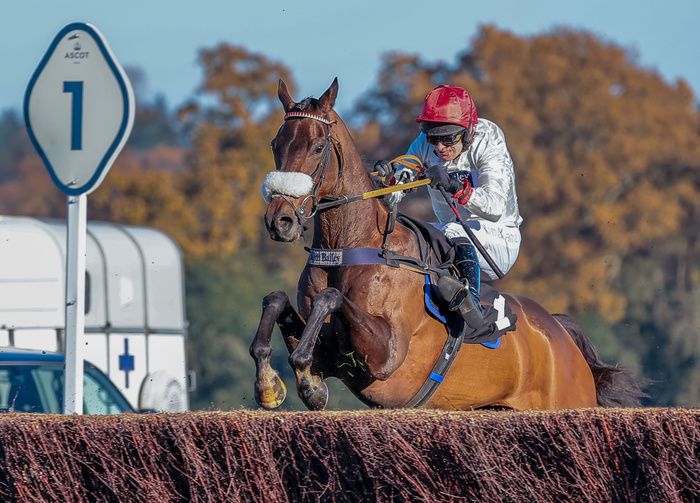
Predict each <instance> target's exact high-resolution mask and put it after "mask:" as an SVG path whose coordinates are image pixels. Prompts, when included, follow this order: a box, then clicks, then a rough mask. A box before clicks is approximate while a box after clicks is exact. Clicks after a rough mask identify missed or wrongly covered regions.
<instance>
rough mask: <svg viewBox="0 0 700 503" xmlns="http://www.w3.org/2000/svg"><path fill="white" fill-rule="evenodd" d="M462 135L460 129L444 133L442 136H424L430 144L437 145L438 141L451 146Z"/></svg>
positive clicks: (457, 141)
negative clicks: (456, 131)
mask: <svg viewBox="0 0 700 503" xmlns="http://www.w3.org/2000/svg"><path fill="white" fill-rule="evenodd" d="M463 136H464V131H460V132H459V133H455V134H446V135H442V136H426V140H428V143H430V144H431V145H437V144H438V143H442V144H443V145H444V146H446V147H451V146H452V145H454V144H455V143H459V142H460V141H462V137H463Z"/></svg>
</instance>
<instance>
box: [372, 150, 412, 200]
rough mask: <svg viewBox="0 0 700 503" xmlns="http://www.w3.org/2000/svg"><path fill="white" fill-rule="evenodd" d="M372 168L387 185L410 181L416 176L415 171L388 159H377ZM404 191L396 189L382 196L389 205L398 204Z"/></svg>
mask: <svg viewBox="0 0 700 503" xmlns="http://www.w3.org/2000/svg"><path fill="white" fill-rule="evenodd" d="M374 169H375V170H376V171H377V174H378V175H379V176H381V177H382V180H384V184H385V185H386V186H388V187H391V186H393V185H401V184H403V183H407V182H412V181H413V180H414V179H415V178H416V171H415V170H413V169H411V168H409V167H407V166H404V165H403V164H399V163H393V164H392V163H390V162H389V161H384V160H379V161H377V162H376V163H375V164H374ZM404 195H405V192H404V191H403V190H397V191H396V192H392V193H391V194H387V195H386V196H384V199H385V200H386V201H387V203H388V204H389V206H394V205H395V204H398V202H399V201H401V199H403V197H404Z"/></svg>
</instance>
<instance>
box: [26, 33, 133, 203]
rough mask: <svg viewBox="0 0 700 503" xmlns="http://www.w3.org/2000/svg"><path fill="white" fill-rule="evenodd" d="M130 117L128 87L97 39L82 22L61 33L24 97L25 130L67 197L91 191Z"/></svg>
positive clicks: (125, 131) (123, 135)
mask: <svg viewBox="0 0 700 503" xmlns="http://www.w3.org/2000/svg"><path fill="white" fill-rule="evenodd" d="M133 117H134V97H133V91H132V90H131V84H130V83H129V79H128V78H127V76H126V74H125V73H124V70H123V69H122V67H121V66H120V65H119V63H118V62H117V60H116V59H115V57H114V55H113V54H112V51H111V49H110V48H109V45H107V42H106V41H105V39H104V37H103V36H102V34H100V32H99V31H98V30H97V28H95V27H94V26H92V25H90V24H86V23H72V24H69V25H68V26H66V27H65V28H63V29H62V30H61V31H60V32H59V33H58V35H56V37H55V38H54V40H53V42H52V43H51V45H50V46H49V49H48V51H46V54H45V55H44V57H43V59H42V60H41V62H40V63H39V66H38V67H37V69H36V71H35V72H34V75H32V78H31V80H30V81H29V85H28V86H27V92H26V95H25V98H24V118H25V122H26V124H27V131H28V132H29V136H30V138H31V139H32V143H34V147H35V148H36V149H37V151H38V152H39V155H40V156H41V158H42V160H43V161H44V164H45V165H46V168H47V169H48V171H49V174H50V175H51V178H52V179H53V181H54V183H55V184H56V185H57V186H58V188H59V189H61V190H62V191H63V192H65V193H66V194H68V195H79V194H89V193H90V192H92V191H93V190H95V189H96V188H97V186H98V185H99V184H100V182H101V181H102V179H103V178H104V177H105V175H106V174H107V172H108V171H109V168H110V167H111V165H112V163H113V162H114V159H115V158H116V157H117V154H119V151H120V150H121V148H122V147H123V146H124V143H125V142H126V139H127V138H128V136H129V132H130V131H131V126H132V123H133Z"/></svg>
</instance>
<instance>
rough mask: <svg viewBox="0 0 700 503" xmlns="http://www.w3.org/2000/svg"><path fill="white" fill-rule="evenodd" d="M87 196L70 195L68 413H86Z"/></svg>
mask: <svg viewBox="0 0 700 503" xmlns="http://www.w3.org/2000/svg"><path fill="white" fill-rule="evenodd" d="M86 213H87V196H86V195H85V194H80V195H79V196H68V222H67V235H66V248H67V252H66V332H65V337H66V340H65V344H66V345H65V347H66V373H65V385H64V388H63V412H64V414H82V413H83V354H84V352H83V348H84V345H85V344H84V339H85V251H86V240H87V238H86V231H87V228H86V225H87V224H86Z"/></svg>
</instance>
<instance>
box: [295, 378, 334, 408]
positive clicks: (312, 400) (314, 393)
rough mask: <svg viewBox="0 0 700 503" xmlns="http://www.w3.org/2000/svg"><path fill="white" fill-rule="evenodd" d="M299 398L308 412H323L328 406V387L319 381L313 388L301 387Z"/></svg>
mask: <svg viewBox="0 0 700 503" xmlns="http://www.w3.org/2000/svg"><path fill="white" fill-rule="evenodd" d="M299 397H300V398H301V399H302V400H303V402H304V403H305V404H306V406H307V407H308V408H309V409H310V410H323V409H325V408H326V405H328V386H326V383H325V382H323V381H322V380H320V379H319V380H318V384H317V385H315V386H303V387H302V388H301V389H300V390H299Z"/></svg>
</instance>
